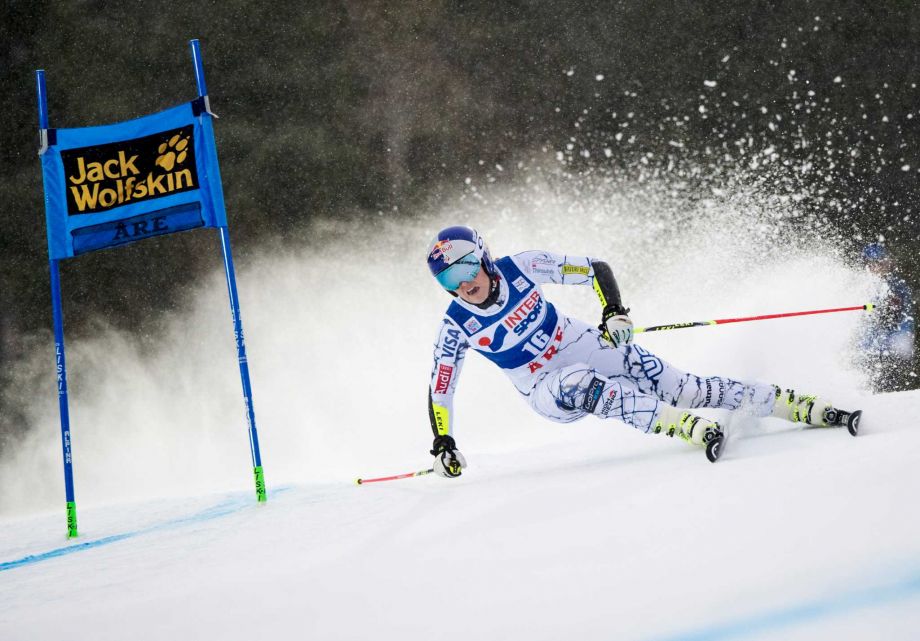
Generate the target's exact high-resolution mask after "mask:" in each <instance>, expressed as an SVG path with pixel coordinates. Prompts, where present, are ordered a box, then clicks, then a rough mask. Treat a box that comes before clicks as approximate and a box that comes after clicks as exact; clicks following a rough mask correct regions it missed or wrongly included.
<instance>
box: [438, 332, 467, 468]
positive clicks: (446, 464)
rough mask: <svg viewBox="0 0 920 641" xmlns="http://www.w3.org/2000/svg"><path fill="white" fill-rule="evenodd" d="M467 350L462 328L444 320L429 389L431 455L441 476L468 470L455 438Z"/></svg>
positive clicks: (439, 334) (439, 333)
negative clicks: (455, 409)
mask: <svg viewBox="0 0 920 641" xmlns="http://www.w3.org/2000/svg"><path fill="white" fill-rule="evenodd" d="M468 347H469V343H468V342H467V340H466V338H465V337H464V335H463V332H462V330H461V329H460V327H458V326H457V325H456V324H455V323H454V322H453V321H452V320H451V319H450V318H448V317H446V316H445V317H444V319H443V320H442V321H441V327H440V329H439V330H438V337H437V340H436V341H435V344H434V355H433V356H434V365H433V367H432V369H431V381H430V383H429V386H428V418H429V420H430V421H431V431H432V432H433V433H434V445H433V447H432V449H431V454H432V455H434V457H435V463H434V470H435V471H436V472H437V473H438V474H441V475H442V476H448V477H452V476H460V472H461V470H462V469H463V468H464V467H465V466H466V461H465V460H464V458H463V455H462V454H460V452H459V451H457V444H456V442H455V441H454V437H453V418H454V417H453V399H454V391H455V390H456V389H457V378H458V376H459V375H460V369H461V368H462V367H463V359H464V357H465V356H466V350H467V348H468Z"/></svg>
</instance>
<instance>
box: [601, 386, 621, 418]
mask: <svg viewBox="0 0 920 641" xmlns="http://www.w3.org/2000/svg"><path fill="white" fill-rule="evenodd" d="M616 400H617V391H616V390H615V389H612V390H610V391H609V392H607V400H606V401H604V404H603V405H601V414H603V415H604V416H607V415H608V414H610V410H612V409H613V404H614V403H615V402H616Z"/></svg>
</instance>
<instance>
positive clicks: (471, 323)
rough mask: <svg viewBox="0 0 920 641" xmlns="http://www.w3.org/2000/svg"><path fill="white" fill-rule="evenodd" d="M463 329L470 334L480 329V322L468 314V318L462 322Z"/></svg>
mask: <svg viewBox="0 0 920 641" xmlns="http://www.w3.org/2000/svg"><path fill="white" fill-rule="evenodd" d="M463 329H465V330H466V331H467V332H469V333H470V334H475V333H476V332H478V331H479V330H481V329H482V323H480V322H479V321H478V320H476V317H475V316H470V319H469V320H468V321H466V322H465V323H463Z"/></svg>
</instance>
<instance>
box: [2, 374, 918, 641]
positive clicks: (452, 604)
mask: <svg viewBox="0 0 920 641" xmlns="http://www.w3.org/2000/svg"><path fill="white" fill-rule="evenodd" d="M918 407H920V392H910V393H901V394H893V395H884V396H878V397H875V398H871V399H866V401H865V409H866V418H865V421H864V424H863V433H862V434H861V435H860V436H859V437H858V438H852V437H850V436H849V434H847V433H846V431H845V430H807V431H803V430H800V429H798V428H795V427H791V426H787V425H786V424H783V423H781V422H779V421H776V420H774V419H768V420H767V421H764V423H763V425H762V426H761V429H758V430H752V429H751V428H750V426H744V425H741V426H740V427H741V428H745V427H747V429H738V427H737V426H736V432H742V434H741V435H740V436H738V437H737V438H735V440H734V441H733V442H732V443H731V445H730V448H731V449H730V450H728V451H726V454H725V457H724V459H723V460H722V461H720V462H719V463H717V464H715V465H713V464H710V463H709V462H708V461H706V459H705V457H704V455H703V453H702V452H701V451H698V450H695V449H692V448H689V447H688V446H686V445H685V444H683V443H681V442H674V441H671V440H668V439H661V438H654V437H650V436H645V435H643V434H639V433H637V432H634V431H631V430H628V429H625V428H622V429H608V428H606V427H605V426H603V425H601V424H600V423H599V422H595V423H594V424H588V423H584V424H583V425H581V426H579V427H577V428H572V429H570V430H566V431H565V432H564V433H561V434H560V435H559V439H558V442H557V443H555V444H554V445H552V446H540V447H536V448H533V449H527V448H522V449H521V450H519V451H516V452H514V453H490V452H469V458H470V469H469V470H468V472H467V473H466V474H465V475H464V476H463V477H462V478H461V479H457V480H451V481H448V480H445V479H441V478H435V477H433V476H427V477H422V478H414V479H408V480H404V481H397V482H392V483H387V484H384V483H381V484H377V485H365V486H361V487H358V486H356V485H353V484H349V483H346V482H341V483H323V484H312V485H309V486H296V487H286V488H276V489H274V490H273V491H272V492H271V496H270V500H269V502H268V504H266V505H263V506H259V505H256V504H255V502H254V500H253V497H252V495H251V493H248V492H237V493H232V494H225V495H214V496H209V497H199V498H196V499H184V500H182V501H176V500H172V501H165V500H161V501H156V502H149V503H142V504H128V505H119V506H109V507H105V508H95V509H87V510H84V511H83V512H82V514H81V519H82V521H83V523H84V527H83V534H82V536H81V538H80V539H79V540H78V541H76V542H73V543H70V544H64V542H63V540H62V537H61V531H62V528H61V525H62V523H61V521H62V516H61V514H59V513H54V514H46V515H41V516H34V517H31V518H27V519H18V520H8V521H7V522H5V523H4V526H3V528H2V531H0V555H2V556H0V560H2V561H3V562H6V563H5V564H4V565H3V566H0V638H3V639H5V640H8V641H15V640H20V639H22V640H40V639H62V638H69V639H88V640H89V639H92V640H96V641H102V640H106V639H112V640H116V639H117V640H121V639H135V640H142V639H164V638H195V639H246V638H256V637H263V638H271V639H285V638H299V639H368V638H378V639H397V638H410V639H411V638H424V637H426V636H428V635H434V636H438V637H443V636H445V635H446V636H448V637H454V636H462V637H464V638H470V639H524V638H526V639H563V638H579V639H637V640H641V639H780V638H782V639H838V640H843V639H860V640H863V639H888V640H893V639H915V638H916V634H917V631H918V630H920V514H918V510H917V509H916V496H917V490H918V489H920V488H918V484H917V471H916V461H917V460H918V457H920V429H917V427H916V423H914V422H913V421H912V420H910V419H908V418H906V417H907V416H911V415H916V412H917V409H918ZM369 471H371V472H392V471H394V470H385V469H381V470H369ZM395 471H398V470H395ZM119 537H123V538H119ZM28 555H36V556H33V558H31V559H30V558H26V557H28ZM17 560H20V561H21V564H19V565H11V564H9V562H10V561H17Z"/></svg>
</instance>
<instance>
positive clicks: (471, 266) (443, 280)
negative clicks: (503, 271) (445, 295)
mask: <svg viewBox="0 0 920 641" xmlns="http://www.w3.org/2000/svg"><path fill="white" fill-rule="evenodd" d="M480 269H482V264H481V263H480V262H479V259H478V258H476V256H474V255H473V252H470V253H469V254H467V255H466V256H463V257H462V258H460V259H459V260H458V261H457V262H456V263H454V264H453V265H451V266H450V267H448V268H447V269H445V270H444V271H442V272H441V273H439V274H438V275H437V276H435V278H437V279H438V282H439V283H440V284H441V287H443V288H444V289H446V290H447V291H449V292H452V291H454V290H455V289H457V288H458V287H460V283H467V282H469V281H471V280H473V279H474V278H476V274H478V273H479V270H480Z"/></svg>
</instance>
